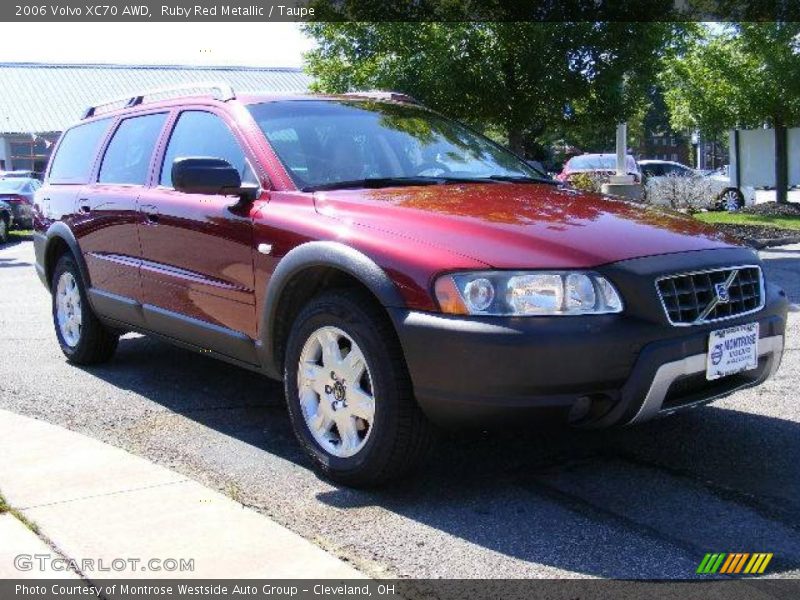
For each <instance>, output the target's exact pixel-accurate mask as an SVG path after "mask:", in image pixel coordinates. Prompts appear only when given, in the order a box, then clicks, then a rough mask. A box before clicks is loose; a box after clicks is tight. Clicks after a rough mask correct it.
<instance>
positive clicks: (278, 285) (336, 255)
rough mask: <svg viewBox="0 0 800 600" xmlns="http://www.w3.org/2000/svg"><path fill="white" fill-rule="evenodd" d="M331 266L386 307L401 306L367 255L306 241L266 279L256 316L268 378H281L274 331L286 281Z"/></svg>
mask: <svg viewBox="0 0 800 600" xmlns="http://www.w3.org/2000/svg"><path fill="white" fill-rule="evenodd" d="M313 267H331V268H334V269H338V270H340V271H342V272H344V273H346V274H348V275H350V276H351V277H353V278H355V279H357V280H358V281H359V282H361V283H362V284H363V285H364V286H365V287H366V288H367V289H369V290H370V291H371V292H372V293H373V294H374V295H375V297H376V298H377V299H378V301H379V302H380V303H381V304H382V305H383V306H386V307H403V306H405V302H404V300H403V298H402V296H401V295H400V292H399V291H398V290H397V286H395V284H394V282H393V281H392V280H391V279H390V278H389V276H388V275H387V274H386V272H385V271H384V270H383V269H382V268H381V267H379V266H378V265H377V264H376V263H375V261H373V260H372V259H371V258H369V257H368V256H367V255H365V254H363V253H362V252H359V251H358V250H356V249H355V248H351V247H350V246H347V245H345V244H342V243H340V242H307V243H305V244H302V245H300V246H298V247H296V248H294V249H293V250H291V251H290V252H289V253H287V254H286V255H285V256H284V257H283V258H282V259H281V260H280V262H279V263H278V265H277V267H276V268H275V270H274V271H273V273H272V276H271V277H270V278H269V281H268V282H267V290H266V294H265V297H264V306H263V309H262V310H261V315H260V317H259V332H260V333H259V335H260V344H259V346H260V348H259V352H260V354H261V362H262V366H263V368H264V371H265V372H266V373H267V374H268V375H269V376H271V377H274V378H276V379H281V378H282V377H283V374H282V373H281V368H280V365H279V364H278V357H277V356H276V355H275V338H274V334H275V330H276V323H277V321H278V320H279V319H280V315H278V314H277V308H278V305H279V303H280V299H281V296H282V295H283V292H284V291H285V289H286V286H287V284H288V283H289V282H290V281H291V280H292V278H293V277H294V276H295V275H297V274H298V273H300V272H301V271H303V270H304V269H308V268H313Z"/></svg>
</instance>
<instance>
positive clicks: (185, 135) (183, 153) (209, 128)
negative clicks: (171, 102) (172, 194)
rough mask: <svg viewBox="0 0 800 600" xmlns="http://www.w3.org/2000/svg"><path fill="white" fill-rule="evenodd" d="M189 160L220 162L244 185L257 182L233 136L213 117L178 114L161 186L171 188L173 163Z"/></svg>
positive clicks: (162, 169) (197, 114)
mask: <svg viewBox="0 0 800 600" xmlns="http://www.w3.org/2000/svg"><path fill="white" fill-rule="evenodd" d="M190 157H207V158H222V159H224V160H227V161H228V162H229V163H230V164H231V165H233V167H234V168H235V169H236V170H237V171H239V175H240V176H241V178H242V181H243V182H247V183H256V182H257V181H256V178H255V175H254V174H253V173H252V171H251V170H250V168H249V166H248V164H247V160H246V158H245V155H244V151H243V150H242V147H241V146H240V145H239V142H238V141H236V137H235V136H234V135H233V132H232V131H231V130H230V128H229V127H228V126H227V125H226V124H225V122H224V121H223V120H222V119H220V118H219V117H218V116H217V115H215V114H212V113H209V112H204V111H197V110H189V111H186V112H183V113H181V116H180V117H179V118H178V122H177V123H176V124H175V129H173V130H172V135H171V136H170V138H169V145H167V151H166V152H165V153H164V162H163V163H162V165H161V179H160V182H161V185H163V186H165V187H172V163H173V162H175V159H177V158H190Z"/></svg>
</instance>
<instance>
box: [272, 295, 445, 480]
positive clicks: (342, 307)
mask: <svg viewBox="0 0 800 600" xmlns="http://www.w3.org/2000/svg"><path fill="white" fill-rule="evenodd" d="M332 339H333V340H335V341H336V346H337V347H336V349H334V350H331V348H333V346H331V345H330V344H329V343H328V342H330V341H331V340H332ZM323 343H328V345H327V346H326V347H327V348H329V351H328V355H327V357H331V358H327V357H326V354H325V351H324V350H323V349H322V346H323ZM337 351H338V356H335V354H336V353H337ZM359 353H360V356H361V358H363V365H362V362H359V361H358V360H356V359H355V358H352V359H351V357H356V358H357V357H358V355H359ZM337 358H338V359H341V362H340V363H338V362H337ZM301 361H302V363H303V365H304V366H303V370H302V371H301V369H300V364H301ZM284 364H285V366H284V389H285V393H286V401H287V405H288V409H289V418H290V420H291V423H292V428H293V429H294V433H295V436H296V437H297V439H298V441H299V442H300V444H301V446H302V447H303V449H304V450H305V451H306V452H307V454H308V455H309V457H310V458H311V460H312V462H313V465H314V468H315V469H316V470H317V472H319V473H320V474H321V475H322V476H324V477H326V478H328V479H331V480H333V481H335V482H338V483H341V484H344V485H347V486H351V487H374V486H377V485H381V484H383V483H386V482H388V481H390V480H394V479H398V478H400V477H402V476H403V475H406V474H408V473H409V472H410V471H411V470H412V469H413V468H414V467H416V466H417V465H418V464H419V463H420V462H421V461H422V460H423V459H424V458H425V456H426V454H427V452H428V450H429V448H430V445H431V442H432V427H431V425H430V423H429V422H428V421H427V419H426V418H425V416H424V415H423V414H422V411H421V410H420V408H419V406H418V405H417V403H416V401H415V399H414V396H413V392H412V387H411V380H410V378H409V375H408V370H407V368H406V364H405V360H404V358H403V353H402V350H401V348H400V343H399V341H398V340H397V337H396V334H395V331H394V328H393V326H392V324H391V323H390V322H389V320H388V318H387V317H386V315H385V313H384V312H383V310H382V309H381V307H380V306H378V305H377V304H376V303H375V301H374V300H373V299H372V298H371V297H370V296H369V295H367V294H365V293H362V292H360V291H357V290H347V289H345V290H332V291H329V292H325V293H323V294H322V295H320V296H318V297H316V298H314V299H313V300H311V301H310V302H309V303H308V304H307V305H306V306H305V307H304V308H303V310H302V311H301V312H300V314H299V315H298V317H297V319H296V320H295V322H294V324H293V326H292V330H291V332H290V334H289V340H288V344H287V349H286V360H285V363H284ZM353 364H355V365H357V366H353ZM336 365H339V366H336ZM351 367H352V368H351ZM348 378H349V379H350V380H349V381H348ZM370 396H371V398H372V403H371V406H372V413H371V418H372V420H371V421H369V420H367V419H368V418H369V417H370V409H369V406H370V403H369V397H370ZM311 423H314V424H315V427H314V428H313V429H312V425H311ZM342 423H343V426H341V425H340V424H342ZM340 427H342V431H344V432H345V434H346V435H343V434H342V433H340V431H339V430H340ZM337 438H338V441H337Z"/></svg>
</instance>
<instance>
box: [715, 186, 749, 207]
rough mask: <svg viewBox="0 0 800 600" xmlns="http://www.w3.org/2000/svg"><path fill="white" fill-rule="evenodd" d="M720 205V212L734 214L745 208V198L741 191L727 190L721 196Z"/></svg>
mask: <svg viewBox="0 0 800 600" xmlns="http://www.w3.org/2000/svg"><path fill="white" fill-rule="evenodd" d="M718 204H719V207H720V210H727V211H728V212H734V211H737V210H739V209H740V208H742V207H743V206H744V197H743V196H742V193H741V192H740V191H739V190H734V189H730V190H725V191H724V192H722V193H721V194H720V195H719V200H718Z"/></svg>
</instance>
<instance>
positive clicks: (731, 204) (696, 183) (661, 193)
mask: <svg viewBox="0 0 800 600" xmlns="http://www.w3.org/2000/svg"><path fill="white" fill-rule="evenodd" d="M638 162H639V168H640V169H641V170H642V176H643V178H644V185H645V187H646V189H647V190H648V192H650V193H649V194H648V197H649V198H655V203H657V204H669V205H673V206H675V203H676V202H677V203H679V202H680V199H678V198H676V199H673V198H671V197H670V196H671V195H674V193H676V192H677V191H678V189H679V188H680V191H681V192H683V193H690V195H691V196H692V199H691V200H687V203H691V204H693V205H695V207H696V208H710V209H716V210H728V211H734V210H738V209H740V208H742V207H743V206H744V205H745V201H744V196H743V195H742V192H741V191H739V190H738V189H737V188H736V187H735V186H733V185H731V180H730V176H729V175H728V166H727V165H726V166H724V167H722V168H720V169H717V170H716V171H711V172H709V173H704V172H700V171H696V170H695V169H692V168H691V167H687V166H686V165H682V164H681V163H679V162H675V161H671V160H640V161H638ZM669 178H682V179H684V180H685V179H692V180H693V181H692V182H691V183H689V185H688V186H687V185H683V186H676V185H672V184H673V183H675V182H674V181H670V180H669ZM676 208H677V206H676Z"/></svg>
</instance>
